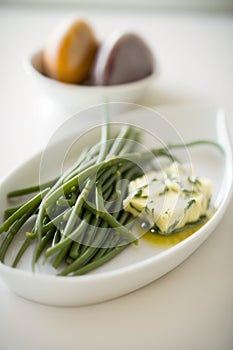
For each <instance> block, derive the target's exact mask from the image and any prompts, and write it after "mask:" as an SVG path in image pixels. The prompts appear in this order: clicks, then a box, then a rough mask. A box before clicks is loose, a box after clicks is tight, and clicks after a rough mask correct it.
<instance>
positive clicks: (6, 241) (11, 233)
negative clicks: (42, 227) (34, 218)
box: [0, 204, 35, 262]
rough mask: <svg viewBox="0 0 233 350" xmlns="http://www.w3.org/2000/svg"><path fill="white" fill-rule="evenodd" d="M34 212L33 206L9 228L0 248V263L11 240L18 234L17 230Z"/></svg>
mask: <svg viewBox="0 0 233 350" xmlns="http://www.w3.org/2000/svg"><path fill="white" fill-rule="evenodd" d="M34 211H35V204H34V206H32V207H31V208H29V209H28V210H27V211H26V212H24V213H23V214H22V216H21V217H20V218H18V219H17V220H16V221H15V222H14V224H13V225H12V226H11V228H10V230H9V232H8V233H7V235H6V237H5V238H4V240H3V242H2V245H1V248H0V261H2V262H3V261H4V258H5V254H6V251H7V249H8V248H9V246H10V244H11V242H12V240H13V238H14V237H15V235H16V234H17V233H18V231H19V229H20V228H21V227H22V226H23V225H24V224H25V222H26V221H27V220H28V218H29V217H30V216H31V215H32V214H33V212H34Z"/></svg>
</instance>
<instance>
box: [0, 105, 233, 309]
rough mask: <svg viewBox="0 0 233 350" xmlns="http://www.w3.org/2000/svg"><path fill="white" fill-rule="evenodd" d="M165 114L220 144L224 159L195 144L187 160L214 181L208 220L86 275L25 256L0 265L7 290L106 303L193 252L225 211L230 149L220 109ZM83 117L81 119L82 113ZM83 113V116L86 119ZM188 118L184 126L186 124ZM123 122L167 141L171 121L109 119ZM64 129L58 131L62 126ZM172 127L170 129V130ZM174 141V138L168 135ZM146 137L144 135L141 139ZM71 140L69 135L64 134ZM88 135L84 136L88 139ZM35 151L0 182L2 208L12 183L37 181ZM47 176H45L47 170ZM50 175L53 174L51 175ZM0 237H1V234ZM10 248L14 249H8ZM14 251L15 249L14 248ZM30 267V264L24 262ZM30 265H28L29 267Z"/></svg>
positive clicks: (54, 158)
mask: <svg viewBox="0 0 233 350" xmlns="http://www.w3.org/2000/svg"><path fill="white" fill-rule="evenodd" d="M83 113H84V115H81V118H80V123H76V124H75V125H76V129H75V130H74V128H73V124H72V123H71V124H70V125H71V126H72V128H71V130H73V132H74V131H75V133H76V135H78V134H79V133H82V131H83V130H87V129H88V128H90V127H93V126H95V125H99V124H100V123H101V120H100V117H98V116H97V115H96V114H95V113H92V115H90V114H89V116H88V115H86V113H87V112H85V111H84V112H83ZM164 113H165V116H166V115H168V116H169V117H170V122H172V125H173V126H174V127H175V130H178V133H179V134H181V135H182V137H183V139H184V140H185V141H191V140H195V139H200V138H201V139H211V140H213V141H216V142H218V143H219V144H221V146H222V147H223V149H224V151H225V157H223V155H222V154H220V153H219V152H218V151H216V149H213V148H211V147H208V146H199V147H197V148H196V147H195V148H193V149H190V159H191V161H192V163H193V164H194V165H195V168H196V171H197V174H201V175H205V176H207V177H208V178H210V179H211V180H212V182H213V199H212V202H213V205H214V206H215V207H216V208H217V210H216V212H215V213H214V215H213V216H212V217H211V218H210V219H209V220H208V222H207V223H206V224H205V225H204V226H203V227H202V228H201V229H199V230H198V231H196V232H195V233H194V234H192V235H191V236H189V237H188V238H186V239H185V240H183V241H182V242H180V243H178V244H176V245H174V246H172V247H170V248H165V249H164V250H162V251H161V250H156V249H155V248H154V247H151V246H148V245H146V244H145V243H143V242H141V241H140V243H139V245H138V246H137V247H135V246H131V247H128V248H127V249H126V250H125V251H123V252H122V253H121V254H120V255H118V256H117V257H115V258H114V259H113V260H112V261H110V262H108V263H107V264H105V265H103V266H102V267H100V268H98V269H96V270H94V271H93V272H91V273H90V274H87V275H84V276H77V277H59V276H54V275H51V274H50V273H51V272H50V271H47V270H46V271H44V272H42V273H41V272H40V271H38V272H36V273H32V272H31V271H30V269H31V262H30V261H31V260H30V259H29V260H28V259H24V260H25V263H23V262H22V265H21V266H19V268H17V269H13V268H11V267H10V266H9V265H7V262H6V264H2V263H0V274H1V276H2V278H3V279H4V280H5V282H6V283H7V285H8V286H9V288H11V289H12V290H13V291H14V292H15V293H16V294H18V295H20V296H23V297H24V298H27V299H30V300H33V301H37V302H41V303H45V304H50V305H66V306H72V305H83V304H90V303H96V302H100V301H105V300H108V299H111V298H115V297H118V296H120V295H123V294H126V293H129V292H131V291H133V290H135V289H137V288H140V287H142V286H144V285H146V284H148V283H150V282H152V281H153V280H155V279H157V278H159V277H160V276H162V275H163V274H165V273H167V272H169V271H170V270H172V269H173V268H175V267H176V266H177V265H178V264H180V263H181V262H183V261H184V260H185V259H186V258H187V257H188V256H189V255H190V254H192V253H193V252H194V251H195V250H196V249H197V248H198V247H199V246H200V245H201V244H202V243H203V242H204V241H205V240H206V239H207V238H208V236H209V235H210V234H211V232H212V231H213V230H214V229H215V228H216V226H217V224H219V222H220V220H221V219H222V218H223V215H224V213H225V211H226V208H227V206H228V204H229V201H230V197H231V193H232V171H233V166H232V153H231V147H230V142H229V138H228V133H227V129H226V124H225V118H224V115H223V113H222V112H221V111H216V110H214V109H206V108H204V109H203V108H201V109H200V108H196V107H194V108H191V109H190V108H178V107H175V108H174V109H168V111H167V112H166V109H165V110H164ZM83 116H84V117H85V116H86V117H85V118H82V117H83ZM87 116H88V117H87ZM187 118H189V119H188V125H189V128H187ZM122 121H124V122H128V123H131V124H133V125H135V126H138V127H141V128H143V129H144V130H147V131H148V132H152V133H153V132H155V133H157V132H158V133H159V135H160V136H161V137H163V139H164V140H169V138H170V140H171V137H173V136H174V133H171V134H170V136H169V130H171V124H170V123H167V122H166V123H164V120H162V119H161V122H160V119H159V115H158V114H157V113H155V112H154V115H153V117H152V118H147V117H146V114H143V112H142V111H141V110H139V113H137V111H136V112H134V111H132V113H128V114H127V113H125V115H119V116H118V117H117V118H116V117H115V118H114V122H122ZM62 130H63V129H62ZM173 130H174V129H173ZM172 140H173V141H174V137H173V139H172ZM143 141H145V142H146V141H147V139H145V140H143ZM69 142H71V135H70V137H69ZM89 142H90V143H92V142H93V140H92V139H88V143H89ZM145 142H143V144H145ZM66 146H67V138H66V139H63V140H62V141H59V142H58V144H57V145H56V147H53V148H52V147H51V149H50V151H51V163H50V164H49V165H50V166H51V169H49V168H48V167H46V169H47V172H48V173H49V172H51V171H52V169H54V167H55V166H56V164H57V162H58V160H59V159H60V158H61V154H62V149H64V148H65V147H66ZM41 156H42V154H41V153H40V154H38V155H36V156H35V157H33V158H31V159H30V160H28V161H27V162H25V163H24V164H23V165H22V166H21V167H19V168H18V169H16V170H15V171H13V172H12V173H11V174H10V175H9V176H8V177H6V179H5V180H4V181H3V182H2V184H1V185H0V188H1V192H0V207H1V213H0V216H2V211H3V210H4V208H6V207H7V206H9V203H7V199H6V194H7V192H8V191H11V190H13V189H15V188H16V184H17V187H21V186H29V185H32V184H33V183H35V182H37V179H38V172H39V169H41V167H40V160H41ZM48 176H49V174H48ZM51 177H52V176H51ZM0 220H2V218H0ZM0 241H1V235H0ZM12 248H13V249H15V248H14V247H12ZM16 249H17V247H16ZM28 265H29V266H28ZM29 267H30V268H29Z"/></svg>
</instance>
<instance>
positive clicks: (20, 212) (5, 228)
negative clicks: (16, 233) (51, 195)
mask: <svg viewBox="0 0 233 350" xmlns="http://www.w3.org/2000/svg"><path fill="white" fill-rule="evenodd" d="M48 190H49V189H48V188H46V189H45V190H43V191H42V192H40V193H39V194H37V195H36V196H35V197H33V198H32V199H31V200H30V201H28V202H27V203H26V204H24V205H23V206H21V207H20V208H19V209H18V210H16V211H15V212H14V213H13V214H12V215H11V216H10V217H9V218H8V219H7V220H6V221H5V222H4V223H3V224H2V225H1V226H0V233H2V232H7V231H8V229H9V227H10V226H11V225H12V224H13V223H14V222H15V220H17V219H18V218H19V217H20V216H21V215H23V214H24V213H25V212H26V211H27V210H29V209H30V208H32V207H33V208H34V207H37V206H38V205H39V204H40V202H41V200H42V198H43V197H44V196H45V194H46V193H47V192H48ZM33 212H34V211H33Z"/></svg>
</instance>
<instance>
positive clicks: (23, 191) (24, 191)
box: [7, 178, 58, 198]
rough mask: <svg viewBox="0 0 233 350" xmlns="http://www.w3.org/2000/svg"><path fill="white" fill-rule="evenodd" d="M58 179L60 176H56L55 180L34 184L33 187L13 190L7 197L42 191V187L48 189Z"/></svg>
mask: <svg viewBox="0 0 233 350" xmlns="http://www.w3.org/2000/svg"><path fill="white" fill-rule="evenodd" d="M57 180H58V178H56V179H54V180H50V181H48V182H46V183H44V184H41V185H36V186H32V187H27V188H22V189H20V190H15V191H11V192H9V193H8V194H7V198H13V197H20V196H24V195H27V194H31V193H34V192H38V191H41V190H42V189H47V188H48V187H51V186H52V185H53V184H54V183H55V182H56V181H57Z"/></svg>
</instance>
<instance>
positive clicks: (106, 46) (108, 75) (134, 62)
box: [92, 33, 154, 85]
mask: <svg viewBox="0 0 233 350" xmlns="http://www.w3.org/2000/svg"><path fill="white" fill-rule="evenodd" d="M153 71H154V58H153V55H152V52H151V50H150V48H149V47H148V46H147V44H146V43H145V42H144V40H143V39H142V38H141V37H140V36H138V35H136V34H133V33H126V34H123V35H121V34H116V33H114V34H113V35H111V36H110V37H109V38H108V39H107V40H106V41H105V42H104V43H103V44H102V45H101V47H100V49H99V51H98V54H97V56H96V60H95V63H94V68H93V72H92V80H93V83H94V84H95V85H116V84H124V83H129V82H133V81H136V80H139V79H143V78H145V77H147V76H149V75H150V74H152V73H153Z"/></svg>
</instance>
